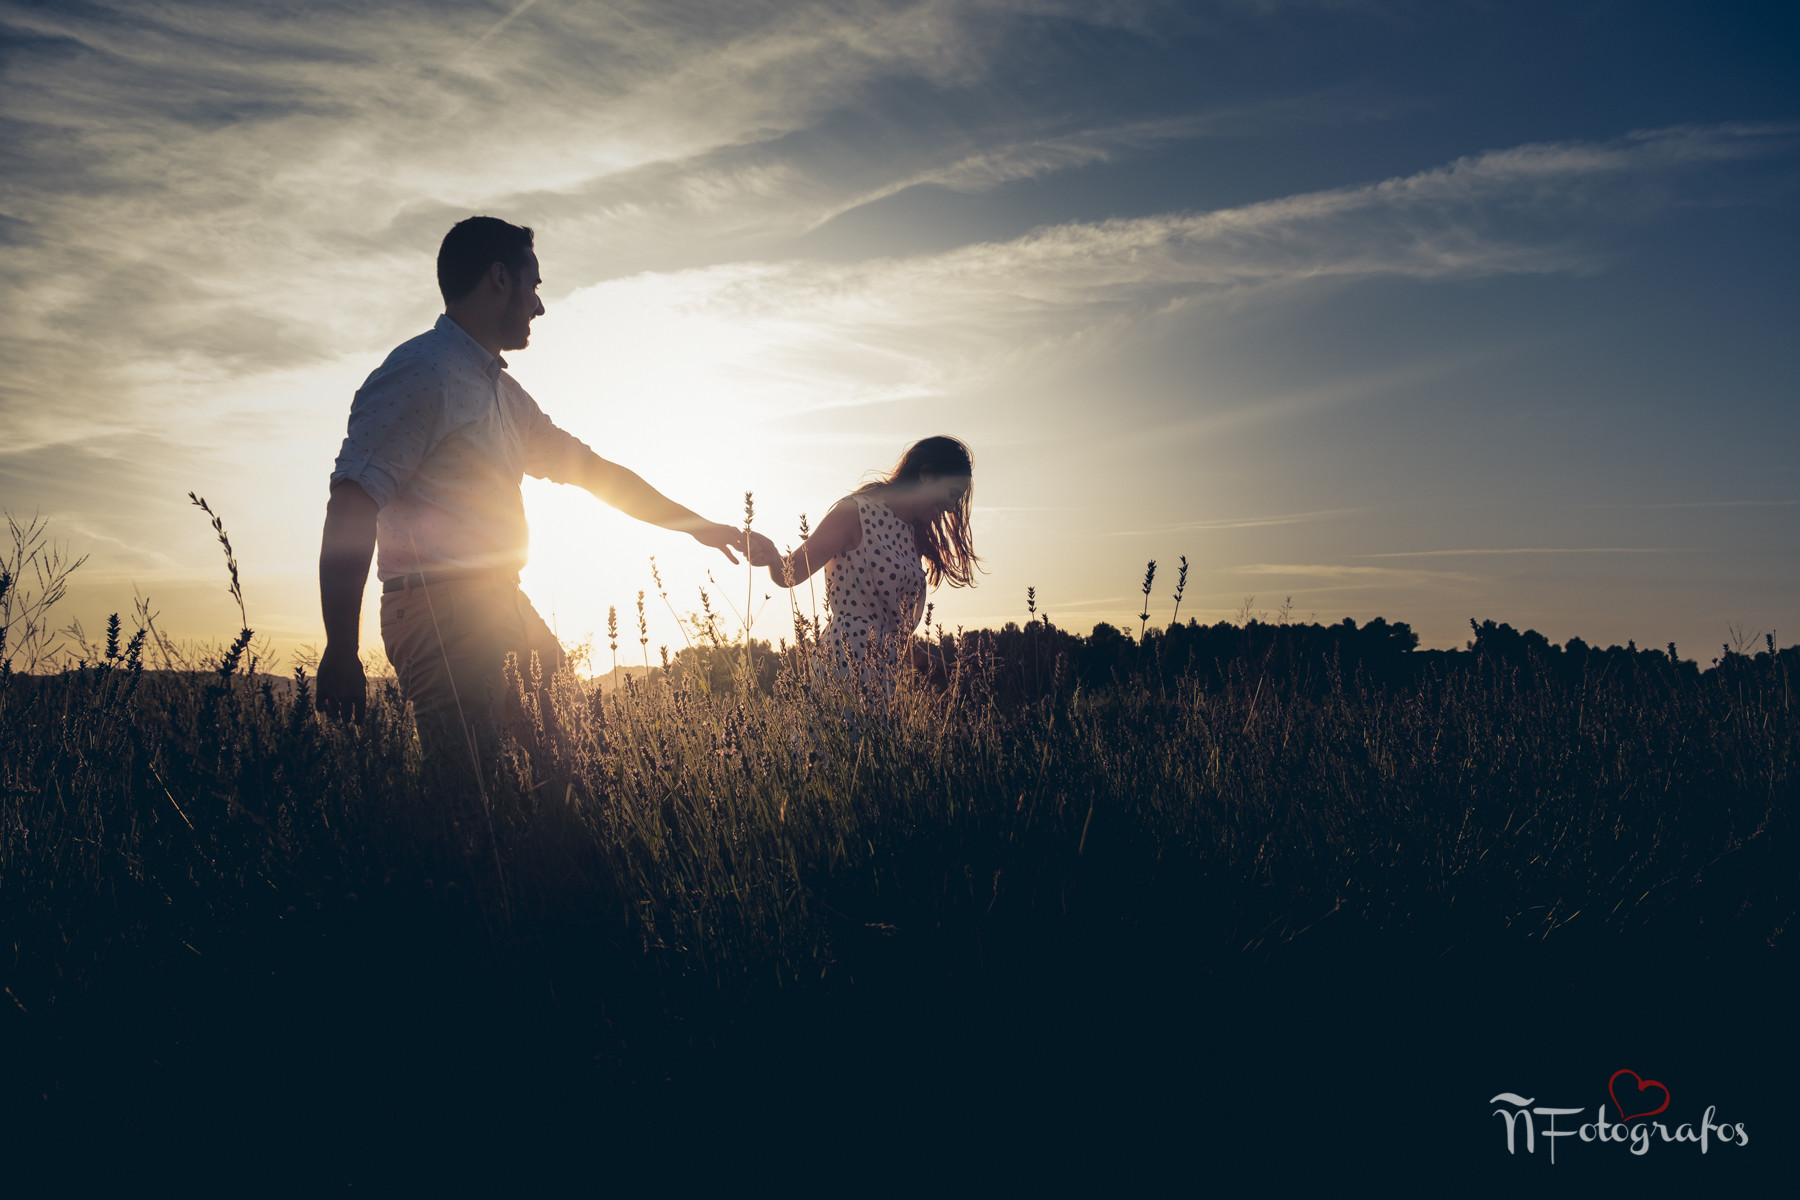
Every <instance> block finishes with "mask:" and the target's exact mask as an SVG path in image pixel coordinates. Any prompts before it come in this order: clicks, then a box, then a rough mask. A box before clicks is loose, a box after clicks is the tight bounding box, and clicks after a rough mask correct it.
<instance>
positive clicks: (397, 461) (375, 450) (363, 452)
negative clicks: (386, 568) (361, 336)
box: [331, 359, 566, 508]
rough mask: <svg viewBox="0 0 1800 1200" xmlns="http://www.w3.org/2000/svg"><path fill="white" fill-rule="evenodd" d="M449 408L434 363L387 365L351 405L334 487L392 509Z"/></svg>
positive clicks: (370, 380)
mask: <svg viewBox="0 0 1800 1200" xmlns="http://www.w3.org/2000/svg"><path fill="white" fill-rule="evenodd" d="M444 404H445V390H444V381H443V378H442V375H441V374H440V372H439V371H438V370H437V369H436V367H435V366H434V365H433V364H432V363H430V362H427V361H420V360H419V359H407V360H403V361H401V362H388V363H383V364H382V365H381V366H380V367H379V368H377V369H376V371H375V373H374V374H373V375H371V376H369V378H368V380H367V382H365V383H364V384H363V385H362V387H361V388H360V389H358V390H357V393H356V398H355V399H354V400H353V401H352V402H351V404H350V427H349V431H348V433H347V434H346V436H345V437H344V445H343V448H342V449H341V450H339V451H338V457H337V463H336V465H335V467H334V468H333V469H332V472H331V482H332V483H333V484H337V483H340V482H346V481H347V482H351V483H355V484H357V485H359V486H360V487H361V488H362V490H363V491H365V492H367V493H368V494H369V499H371V500H373V501H374V502H375V506H376V507H377V508H385V507H387V505H388V503H389V501H391V500H393V498H394V496H395V495H396V494H397V493H398V492H399V491H400V489H401V488H403V487H405V486H406V483H407V481H408V480H409V479H411V478H412V476H413V473H414V472H416V471H417V470H418V469H419V464H420V463H422V462H424V461H425V456H426V455H427V454H429V453H430V452H431V449H432V447H433V445H435V443H436V441H437V438H438V436H439V432H440V430H441V428H442V425H443V414H444ZM565 436H566V435H565Z"/></svg>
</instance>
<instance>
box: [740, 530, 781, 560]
mask: <svg viewBox="0 0 1800 1200" xmlns="http://www.w3.org/2000/svg"><path fill="white" fill-rule="evenodd" d="M749 542H750V544H749V545H747V546H746V547H744V553H746V554H748V555H749V556H750V565H751V566H753V567H769V566H773V565H775V564H776V563H778V562H780V561H781V551H780V550H779V549H777V548H776V546H775V543H774V542H772V541H770V540H769V539H768V538H767V537H764V536H763V535H762V534H760V533H757V532H756V531H755V530H754V529H753V530H750V531H749Z"/></svg>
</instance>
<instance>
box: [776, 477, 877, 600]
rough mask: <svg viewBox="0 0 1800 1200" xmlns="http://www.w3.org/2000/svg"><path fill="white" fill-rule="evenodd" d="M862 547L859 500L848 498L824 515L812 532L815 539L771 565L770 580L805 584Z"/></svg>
mask: <svg viewBox="0 0 1800 1200" xmlns="http://www.w3.org/2000/svg"><path fill="white" fill-rule="evenodd" d="M860 545H862V517H861V516H860V515H859V514H858V513H857V511H856V501H855V499H853V498H852V497H849V496H845V497H844V498H843V499H842V500H839V501H838V502H837V503H836V504H834V505H833V506H832V508H831V511H830V512H828V513H826V514H825V519H824V520H823V521H820V522H819V524H818V525H817V526H816V527H815V528H814V529H813V531H812V536H811V537H809V538H807V539H806V540H805V541H804V542H801V543H800V545H799V547H798V548H797V549H796V550H795V551H794V552H793V553H792V554H789V555H787V556H785V557H783V558H779V559H777V560H775V561H774V562H773V563H771V564H769V578H770V579H772V580H774V581H775V586H776V587H784V588H786V587H793V586H794V585H795V584H798V583H804V582H805V581H806V579H807V578H808V577H809V576H811V575H812V574H813V572H815V571H818V570H820V569H822V568H823V567H824V566H825V564H826V563H828V562H830V561H831V560H832V559H834V558H836V557H837V556H838V555H840V554H843V553H845V552H846V551H849V550H854V549H856V548H857V547H858V546H860Z"/></svg>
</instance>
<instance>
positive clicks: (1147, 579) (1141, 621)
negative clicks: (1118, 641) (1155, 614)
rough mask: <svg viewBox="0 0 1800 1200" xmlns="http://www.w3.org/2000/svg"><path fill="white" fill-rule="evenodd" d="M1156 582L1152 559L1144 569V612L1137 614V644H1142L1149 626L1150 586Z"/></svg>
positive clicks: (1154, 566) (1154, 562) (1154, 563)
mask: <svg viewBox="0 0 1800 1200" xmlns="http://www.w3.org/2000/svg"><path fill="white" fill-rule="evenodd" d="M1155 582H1156V560H1155V559H1154V558H1153V559H1151V560H1150V562H1149V564H1148V565H1147V566H1145V568H1144V611H1143V612H1141V613H1139V614H1138V644H1139V645H1142V644H1143V642H1144V633H1145V631H1146V630H1147V629H1148V628H1149V626H1150V585H1151V584H1153V583H1155Z"/></svg>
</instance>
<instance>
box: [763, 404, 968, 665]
mask: <svg viewBox="0 0 1800 1200" xmlns="http://www.w3.org/2000/svg"><path fill="white" fill-rule="evenodd" d="M974 466H975V464H974V460H973V459H972V458H971V456H970V454H969V448H968V447H967V446H965V445H963V444H962V443H961V442H959V441H957V440H956V439H955V438H953V437H928V438H925V439H924V440H922V441H918V442H914V443H913V444H912V445H911V446H909V447H907V449H906V453H905V454H903V455H901V456H900V462H899V463H898V464H897V465H896V466H895V467H894V469H893V471H892V472H891V473H890V474H889V475H888V477H887V478H886V479H883V480H880V481H879V482H876V483H869V484H864V485H863V486H862V487H860V488H858V489H857V490H856V491H854V492H852V493H851V494H850V495H848V496H845V497H844V498H843V499H842V500H840V501H838V502H837V504H835V505H833V506H832V509H831V511H830V512H829V513H828V514H826V516H825V519H824V520H822V521H820V522H819V524H818V527H817V528H816V529H814V530H813V531H812V536H810V537H808V538H807V539H806V540H805V541H804V542H802V543H801V544H800V546H799V548H798V549H796V550H795V551H794V552H793V553H792V554H789V555H786V556H785V557H780V558H777V559H776V561H774V562H773V563H771V564H770V565H769V575H770V577H771V578H772V579H773V580H774V581H775V584H776V586H777V587H793V586H794V585H795V584H798V583H800V582H802V581H804V580H805V579H807V578H808V577H810V576H811V575H812V574H813V573H814V572H815V571H818V570H820V569H823V570H824V572H825V606H826V609H827V610H828V611H829V612H830V614H831V621H830V623H829V624H828V625H827V626H826V627H825V632H824V634H823V635H822V636H821V637H820V644H821V647H822V648H823V650H824V651H825V653H826V655H827V657H828V661H829V662H830V664H831V665H832V666H834V667H838V668H841V669H843V671H844V672H845V673H846V674H853V675H856V676H858V677H860V678H861V680H862V682H863V683H864V684H865V685H871V684H879V685H880V686H881V687H882V688H883V690H887V689H889V688H891V686H892V681H893V669H894V668H895V667H897V666H898V665H899V663H900V656H901V652H902V649H903V648H904V647H905V646H906V645H907V644H908V643H909V641H910V639H911V636H912V632H913V630H914V629H915V628H917V627H918V624H919V619H920V617H921V616H922V615H923V613H924V608H925V591H926V588H927V586H930V587H933V588H935V587H937V586H938V585H939V584H940V583H946V582H947V583H949V584H950V586H951V587H973V586H974V584H975V568H976V567H977V566H978V565H979V564H980V561H981V560H980V559H978V558H976V556H975V548H974V545H973V543H972V541H971V540H970V534H969V497H970V493H971V491H972V486H973V484H972V480H973V475H974Z"/></svg>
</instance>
